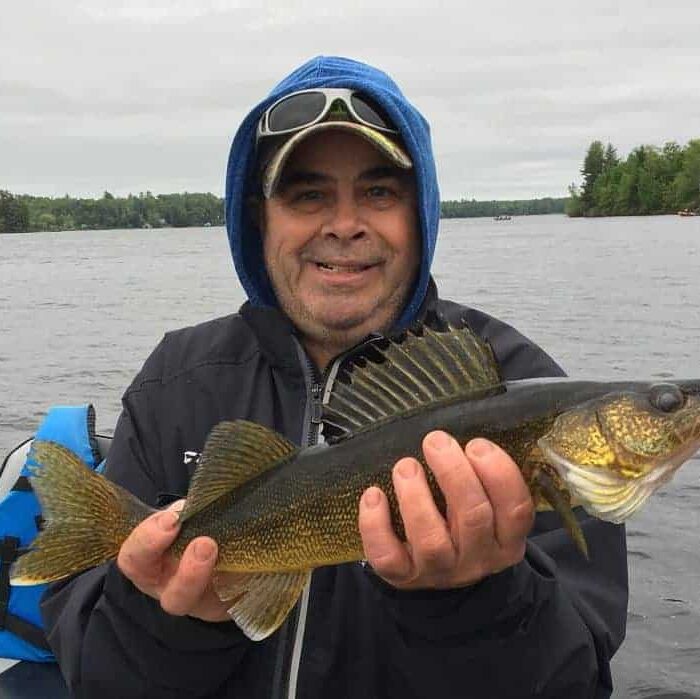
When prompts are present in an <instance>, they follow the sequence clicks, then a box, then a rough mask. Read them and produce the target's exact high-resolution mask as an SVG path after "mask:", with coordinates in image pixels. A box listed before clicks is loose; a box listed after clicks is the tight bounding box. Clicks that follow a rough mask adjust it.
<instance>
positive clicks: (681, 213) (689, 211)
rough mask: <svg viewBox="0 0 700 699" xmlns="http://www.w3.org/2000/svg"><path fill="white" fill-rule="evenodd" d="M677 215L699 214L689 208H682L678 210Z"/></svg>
mask: <svg viewBox="0 0 700 699" xmlns="http://www.w3.org/2000/svg"><path fill="white" fill-rule="evenodd" d="M678 215H679V216H700V213H698V212H697V211H691V210H690V209H682V210H681V211H679V212H678Z"/></svg>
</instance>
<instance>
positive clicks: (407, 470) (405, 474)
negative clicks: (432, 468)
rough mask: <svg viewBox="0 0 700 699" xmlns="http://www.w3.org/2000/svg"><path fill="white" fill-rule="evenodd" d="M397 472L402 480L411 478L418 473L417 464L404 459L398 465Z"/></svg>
mask: <svg viewBox="0 0 700 699" xmlns="http://www.w3.org/2000/svg"><path fill="white" fill-rule="evenodd" d="M398 472H399V475H400V476H401V477H402V478H413V477H414V476H415V475H416V474H417V473H418V464H417V463H416V462H415V461H413V460H412V459H406V460H405V461H402V462H401V463H400V464H399V465H398Z"/></svg>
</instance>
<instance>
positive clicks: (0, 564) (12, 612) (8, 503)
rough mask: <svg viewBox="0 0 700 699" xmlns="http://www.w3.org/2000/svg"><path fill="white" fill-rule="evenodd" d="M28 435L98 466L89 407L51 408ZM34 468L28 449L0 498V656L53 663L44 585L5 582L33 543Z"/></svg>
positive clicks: (37, 512) (37, 520)
mask: <svg viewBox="0 0 700 699" xmlns="http://www.w3.org/2000/svg"><path fill="white" fill-rule="evenodd" d="M34 439H40V440H44V441H51V442H57V443H58V444H62V445H63V446H65V447H67V448H68V449H70V450H71V451H73V452H75V453H76V454H77V455H78V456H79V457H80V458H81V459H82V460H83V461H84V462H85V463H86V465H87V466H89V467H90V468H93V469H94V468H97V467H98V466H99V465H100V461H101V457H100V450H99V447H98V445H97V440H96V438H95V410H94V408H93V407H92V405H82V406H75V407H63V406H60V407H54V408H51V409H50V410H49V412H48V414H47V415H46V417H45V418H44V421H43V423H42V424H41V426H40V427H39V430H38V431H37V433H36V434H35V435H34ZM30 466H32V467H36V466H40V465H39V464H37V463H36V462H35V461H33V460H32V455H31V451H30V452H29V455H28V456H27V459H26V461H25V464H24V467H23V468H22V471H21V473H20V476H19V478H18V479H17V481H16V483H15V484H14V486H13V487H12V490H11V491H10V492H9V493H8V494H7V496H6V497H5V498H4V499H3V500H2V501H1V502H0V657H3V658H16V659H18V660H33V661H36V662H54V661H55V658H54V656H53V653H52V652H51V649H50V648H49V645H48V643H47V642H46V637H45V635H44V629H43V624H42V620H41V615H40V613H39V600H40V598H41V595H42V594H43V592H44V590H45V589H46V585H30V586H17V587H15V586H13V585H10V581H9V575H10V566H11V565H12V563H13V562H14V561H15V559H16V558H17V557H18V556H19V555H20V554H22V553H23V552H24V551H25V550H26V549H27V548H28V547H29V546H30V544H31V543H32V541H34V538H35V537H36V535H37V533H38V531H39V528H40V527H41V523H42V520H41V507H40V505H39V501H38V499H37V497H36V495H35V494H34V491H33V490H32V486H31V483H30V482H29V478H28V476H29V475H30V471H29V467H30Z"/></svg>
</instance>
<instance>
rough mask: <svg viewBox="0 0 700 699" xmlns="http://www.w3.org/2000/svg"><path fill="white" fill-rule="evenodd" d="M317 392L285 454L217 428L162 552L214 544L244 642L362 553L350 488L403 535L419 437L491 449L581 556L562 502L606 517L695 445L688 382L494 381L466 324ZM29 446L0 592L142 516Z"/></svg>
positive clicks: (77, 562) (376, 347)
mask: <svg viewBox="0 0 700 699" xmlns="http://www.w3.org/2000/svg"><path fill="white" fill-rule="evenodd" d="M328 383H329V385H330V387H329V388H328V389H327V391H326V395H325V396H324V400H323V415H322V421H323V425H324V427H323V430H324V436H325V437H326V441H325V443H323V444H319V445H316V446H311V447H307V448H299V447H297V446H296V445H294V444H292V443H291V442H290V441H289V440H287V439H286V438H285V437H283V436H281V435H279V434H277V433H275V432H273V431H272V430H270V429H268V428H267V427H264V426H262V425H258V424H254V423H251V422H246V421H243V420H237V421H234V422H222V423H220V424H218V425H216V426H215V427H214V428H213V429H212V431H211V433H210V434H209V436H208V438H207V440H206V444H205V446H204V449H203V452H202V456H201V459H200V462H199V464H198V466H197V469H196V471H195V473H194V475H193V478H192V481H191V483H190V488H189V492H188V493H187V500H186V505H185V507H184V510H183V511H182V513H181V514H180V522H181V524H182V528H181V530H180V533H179V536H178V538H177V540H176V541H175V543H174V544H173V547H172V550H173V553H174V554H175V555H176V556H179V555H181V554H182V552H183V551H184V549H185V547H186V546H187V544H188V543H189V542H190V541H191V540H192V539H193V538H195V537H197V536H201V535H206V536H211V537H213V538H214V539H215V540H216V541H217V543H218V545H219V558H218V561H217V571H218V573H217V575H216V577H215V580H214V586H215V589H216V591H217V594H218V595H219V596H220V597H221V599H222V600H224V601H228V600H230V602H231V608H230V612H229V613H230V615H231V617H232V618H233V619H234V620H235V621H236V623H237V624H238V626H239V627H240V628H241V629H242V630H243V632H244V633H245V634H246V635H247V636H248V637H249V638H251V639H253V640H260V639H263V638H265V637H266V636H268V635H270V634H271V633H272V632H273V631H275V629H277V628H278V627H279V625H280V624H281V623H282V622H283V621H284V619H285V617H286V616H287V614H288V613H289V611H290V610H291V609H292V607H293V606H294V604H295V603H296V601H297V599H298V598H299V596H300V594H301V592H302V590H303V588H304V585H305V584H306V582H307V581H308V579H309V577H310V575H311V571H312V570H313V569H314V568H316V567H319V566H325V565H333V564H340V563H345V562H348V561H356V560H361V559H362V558H363V550H362V542H361V539H360V535H359V531H358V526H357V517H358V503H359V499H360V496H361V494H362V492H363V491H364V490H365V488H367V487H369V486H371V485H378V486H379V487H381V488H382V489H383V490H384V492H385V493H387V496H388V498H389V502H390V505H391V510H392V518H393V524H394V526H395V528H396V531H397V533H398V534H399V535H400V536H404V532H403V525H402V522H401V517H400V514H399V511H398V507H397V502H396V496H395V493H394V490H393V487H392V483H391V469H392V466H393V465H394V463H395V462H396V461H397V460H398V459H399V458H401V457H404V456H414V457H416V458H417V459H419V460H421V461H422V462H423V455H422V450H421V442H422V439H423V437H424V436H425V435H426V434H427V433H428V432H430V431H431V430H435V429H442V430H445V431H447V432H449V433H450V434H452V435H453V436H454V437H455V438H456V439H457V440H458V441H459V442H460V443H461V444H465V443H466V442H467V441H468V440H470V439H471V438H472V437H477V436H482V437H487V438H489V439H491V440H493V441H494V442H496V443H497V444H499V445H500V446H501V447H503V448H504V449H505V450H506V451H507V452H508V453H509V454H510V455H511V456H512V457H513V459H514V460H515V461H516V463H518V464H519V466H520V468H521V470H522V472H523V475H524V478H525V481H526V482H527V483H528V485H529V487H530V490H531V492H532V495H533V498H534V501H535V505H536V507H537V509H538V510H544V509H554V510H556V511H557V512H558V513H559V514H560V515H561V517H562V519H563V522H564V526H565V527H566V529H567V530H568V531H569V533H570V534H571V536H572V537H573V539H574V541H575V542H576V545H577V546H578V547H579V548H580V549H581V550H582V552H583V553H584V554H585V553H586V551H587V549H586V542H585V539H584V536H583V533H582V531H581V528H580V526H579V524H578V520H577V519H576V516H575V515H574V513H573V510H572V508H573V507H574V506H576V505H582V506H583V507H584V509H585V510H586V511H587V512H589V513H590V514H592V515H594V516H595V517H599V518H601V519H604V520H607V521H610V522H622V521H624V520H625V519H627V518H628V517H629V516H630V515H632V514H633V513H634V512H635V511H637V510H638V509H639V507H640V506H641V505H642V504H643V503H644V501H645V500H646V499H647V498H648V497H649V495H651V493H653V492H654V491H655V490H656V489H657V488H658V487H659V486H660V485H662V484H663V483H664V482H665V481H667V480H668V479H669V478H670V477H671V476H672V475H673V473H674V472H675V470H676V469H677V468H678V467H679V466H680V465H681V464H682V463H683V462H684V461H685V460H687V459H688V458H690V456H692V454H693V453H694V452H695V451H696V450H697V449H698V448H699V447H700V380H698V381H678V382H674V383H660V384H659V383H656V384H654V383H649V382H612V383H611V382H595V381H575V380H569V379H549V380H528V381H515V382H503V381H502V380H501V377H500V376H499V371H498V367H497V363H496V361H495V358H494V355H493V352H492V350H491V347H490V346H489V345H488V344H487V343H486V342H484V341H483V340H481V339H480V338H479V337H477V336H476V335H475V334H474V333H473V332H472V331H471V330H470V329H469V328H468V326H466V325H465V326H464V327H454V326H450V325H446V324H444V323H442V324H439V325H437V326H436V327H429V326H427V325H426V326H421V327H416V328H414V329H412V330H410V331H407V332H406V333H404V334H403V335H402V336H401V337H398V338H395V339H393V340H383V341H380V342H379V343H374V344H371V345H370V346H369V347H368V348H365V349H364V350H363V351H362V352H361V353H360V354H359V355H355V356H352V357H351V358H350V359H349V360H348V361H347V362H345V363H344V364H343V365H342V368H341V369H340V370H339V371H338V372H337V374H336V376H334V377H333V380H332V381H329V382H328ZM33 451H34V458H35V460H36V462H37V463H39V464H40V467H37V468H36V469H35V471H34V474H33V476H32V478H31V481H32V485H33V487H34V488H35V490H36V492H37V494H38V496H39V498H40V500H41V503H42V507H43V514H44V517H45V519H46V528H45V529H44V531H42V532H41V533H40V534H39V536H38V537H37V539H36V540H35V542H34V544H33V549H32V550H31V551H30V552H29V553H27V554H25V555H24V556H22V557H21V558H20V559H19V560H18V561H17V562H16V563H15V565H14V567H13V569H12V572H11V581H12V583H13V584H15V585H22V584H26V585H32V584H36V583H40V582H49V581H53V580H58V579H61V578H64V577H66V576H69V575H73V574H75V573H79V572H81V571H83V570H86V569H87V568H90V567H93V566H96V565H99V564H101V563H103V562H105V561H108V560H110V559H113V558H115V557H116V555H117V553H118V551H119V548H120V546H121V544H122V543H123V541H124V539H125V538H126V537H127V536H128V534H129V533H130V532H131V530H132V529H133V528H134V527H135V526H136V525H137V524H138V523H139V522H140V521H142V520H143V519H144V518H145V517H147V516H148V515H149V514H151V513H152V512H153V511H154V510H153V509H151V508H150V507H148V506H146V505H145V504H143V503H142V502H140V501H139V500H138V499H137V498H135V497H134V496H133V495H131V494H130V493H129V492H127V491H126V490H124V489H123V488H121V487H119V486H117V485H116V484H114V483H112V482H110V481H109V480H107V479H106V478H104V477H102V476H99V475H97V474H95V473H94V472H92V471H90V470H89V469H88V468H86V467H85V466H84V465H83V464H82V462H81V461H80V460H79V459H78V458H77V457H76V456H75V455H73V454H72V453H71V452H70V451H68V450H66V449H65V448H63V447H61V446H59V445H56V444H53V443H50V442H37V443H35V444H34V447H33ZM423 464H424V465H425V463H424V462H423ZM426 472H427V475H428V480H429V482H430V486H431V489H432V493H433V495H434V497H435V499H436V502H437V504H438V507H439V508H440V509H441V511H442V512H443V513H444V511H445V501H444V497H443V495H442V493H441V491H440V489H439V487H438V486H437V484H436V482H435V479H434V477H433V476H432V474H431V473H430V470H429V469H427V468H426Z"/></svg>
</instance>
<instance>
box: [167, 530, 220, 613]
mask: <svg viewBox="0 0 700 699" xmlns="http://www.w3.org/2000/svg"><path fill="white" fill-rule="evenodd" d="M217 555H218V549H217V545H216V542H215V541H214V539H210V538H209V537H206V536H200V537H197V538H196V539H194V540H193V541H191V542H190V543H189V544H188V545H187V548H186V549H185V551H184V553H183V554H182V558H181V559H180V564H179V565H178V567H177V571H176V572H175V574H174V575H173V576H172V577H171V578H170V579H169V580H168V581H167V582H166V584H165V587H164V588H163V590H162V591H161V593H160V606H161V607H162V608H163V609H164V610H165V611H166V612H168V614H174V615H176V616H183V615H185V614H189V613H190V612H191V611H193V610H194V609H195V608H196V607H197V606H198V605H199V603H200V601H201V600H202V597H203V596H204V593H205V592H206V590H207V588H208V587H209V585H210V583H211V579H212V575H213V573H214V566H215V565H216V558H217Z"/></svg>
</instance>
